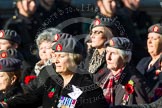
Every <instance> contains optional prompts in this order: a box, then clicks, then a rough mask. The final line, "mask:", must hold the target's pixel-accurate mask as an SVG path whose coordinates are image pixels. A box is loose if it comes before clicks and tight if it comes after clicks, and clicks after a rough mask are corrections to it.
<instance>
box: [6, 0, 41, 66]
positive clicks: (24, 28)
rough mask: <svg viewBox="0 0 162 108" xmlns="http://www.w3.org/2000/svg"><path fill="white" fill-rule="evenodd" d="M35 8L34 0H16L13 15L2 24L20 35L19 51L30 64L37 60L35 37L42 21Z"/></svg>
mask: <svg viewBox="0 0 162 108" xmlns="http://www.w3.org/2000/svg"><path fill="white" fill-rule="evenodd" d="M36 9H37V7H36V2H35V0H17V2H16V11H15V15H14V16H12V18H10V19H9V20H8V21H7V22H6V24H5V25H4V29H11V30H15V31H16V32H17V33H18V34H19V35H20V37H21V40H22V41H21V44H20V46H19V51H20V52H21V53H22V55H23V56H24V59H25V60H26V61H27V62H28V63H29V64H30V65H31V66H34V65H35V63H36V62H37V61H38V60H39V59H38V57H37V52H36V44H35V38H36V34H37V30H38V28H39V27H40V26H41V23H42V22H41V19H40V18H39V15H38V14H36Z"/></svg>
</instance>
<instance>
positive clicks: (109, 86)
mask: <svg viewBox="0 0 162 108" xmlns="http://www.w3.org/2000/svg"><path fill="white" fill-rule="evenodd" d="M120 76H121V71H120V72H119V73H118V74H116V75H115V76H114V75H113V74H112V72H111V73H110V74H109V78H108V80H107V81H106V83H105V84H104V86H103V89H104V91H103V92H104V96H105V98H106V101H107V102H108V103H109V104H110V105H113V104H114V94H113V87H114V83H116V82H117V81H118V80H119V78H120Z"/></svg>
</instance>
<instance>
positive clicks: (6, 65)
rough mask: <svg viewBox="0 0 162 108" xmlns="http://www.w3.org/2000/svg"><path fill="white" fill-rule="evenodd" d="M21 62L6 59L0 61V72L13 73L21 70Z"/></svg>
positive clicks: (14, 59)
mask: <svg viewBox="0 0 162 108" xmlns="http://www.w3.org/2000/svg"><path fill="white" fill-rule="evenodd" d="M21 64H22V62H21V60H19V59H16V58H10V57H6V58H3V59H0V72H14V71H17V70H20V69H21Z"/></svg>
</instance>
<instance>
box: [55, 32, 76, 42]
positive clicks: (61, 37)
mask: <svg viewBox="0 0 162 108" xmlns="http://www.w3.org/2000/svg"><path fill="white" fill-rule="evenodd" d="M70 37H73V36H72V35H71V34H68V33H57V34H55V35H54V37H53V38H54V39H53V42H57V41H58V40H59V39H66V38H70Z"/></svg>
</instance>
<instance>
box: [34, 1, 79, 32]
mask: <svg viewBox="0 0 162 108" xmlns="http://www.w3.org/2000/svg"><path fill="white" fill-rule="evenodd" d="M70 3H71V0H39V4H38V8H37V11H36V13H38V14H39V15H40V16H41V17H40V18H41V19H42V21H43V23H42V27H41V28H39V31H42V30H44V29H47V28H49V27H56V26H58V25H59V24H61V23H63V22H64V21H67V20H70V19H72V18H74V19H73V20H72V21H67V22H66V23H65V24H67V27H66V26H65V24H61V25H60V26H59V29H61V30H62V31H63V32H64V33H69V34H73V35H77V34H81V33H82V24H81V23H77V22H79V20H77V17H80V13H79V12H78V11H76V8H75V7H73V6H71V4H70ZM75 22H76V23H75ZM68 24H69V25H68ZM64 26H65V27H64Z"/></svg>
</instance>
